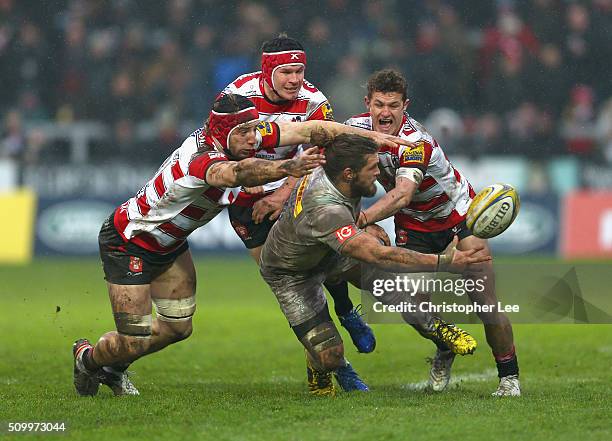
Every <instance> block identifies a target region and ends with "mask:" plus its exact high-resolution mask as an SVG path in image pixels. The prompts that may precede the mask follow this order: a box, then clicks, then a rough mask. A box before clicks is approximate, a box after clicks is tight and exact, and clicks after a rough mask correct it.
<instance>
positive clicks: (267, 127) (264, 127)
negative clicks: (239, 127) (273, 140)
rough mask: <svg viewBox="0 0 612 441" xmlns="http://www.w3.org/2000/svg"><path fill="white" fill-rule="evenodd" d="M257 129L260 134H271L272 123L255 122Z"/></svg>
mask: <svg viewBox="0 0 612 441" xmlns="http://www.w3.org/2000/svg"><path fill="white" fill-rule="evenodd" d="M257 130H258V131H259V133H260V134H261V136H268V135H271V134H272V124H270V123H269V122H267V121H266V122H261V123H259V124H257Z"/></svg>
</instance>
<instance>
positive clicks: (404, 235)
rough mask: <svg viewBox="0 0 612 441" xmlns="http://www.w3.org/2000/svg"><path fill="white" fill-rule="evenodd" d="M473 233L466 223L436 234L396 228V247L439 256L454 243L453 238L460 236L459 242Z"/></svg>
mask: <svg viewBox="0 0 612 441" xmlns="http://www.w3.org/2000/svg"><path fill="white" fill-rule="evenodd" d="M472 235H473V233H472V232H471V231H470V229H469V228H468V227H467V225H466V224H465V221H463V222H460V223H458V224H457V225H455V226H454V227H452V228H449V229H447V230H442V231H435V232H431V233H428V232H424V231H415V230H406V229H404V228H401V227H398V226H396V227H395V245H396V246H398V247H402V248H407V249H409V250H412V251H418V252H419V253H424V254H429V253H431V254H439V253H441V252H442V251H444V249H445V248H446V247H447V246H448V244H450V243H451V242H452V241H453V237H455V236H458V237H459V240H462V239H465V238H466V237H468V236H472Z"/></svg>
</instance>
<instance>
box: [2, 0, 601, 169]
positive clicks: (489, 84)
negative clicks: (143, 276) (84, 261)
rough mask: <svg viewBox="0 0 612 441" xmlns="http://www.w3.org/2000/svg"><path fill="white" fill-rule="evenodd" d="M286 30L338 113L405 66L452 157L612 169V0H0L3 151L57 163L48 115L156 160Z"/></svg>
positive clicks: (118, 149) (414, 97)
mask: <svg viewBox="0 0 612 441" xmlns="http://www.w3.org/2000/svg"><path fill="white" fill-rule="evenodd" d="M282 31H284V32H287V33H288V34H289V36H292V37H294V38H297V39H299V40H300V41H301V42H302V43H303V45H304V46H305V48H306V51H307V54H308V66H307V69H306V78H307V79H308V80H309V81H310V82H312V83H313V84H315V85H316V86H317V87H318V88H319V89H321V90H322V91H323V92H324V93H325V94H326V95H327V97H328V98H329V99H330V101H331V103H332V105H333V107H334V111H335V115H336V119H337V120H344V119H345V118H347V117H349V116H350V115H352V114H355V113H359V112H362V111H363V110H364V105H363V96H364V94H365V89H364V85H365V82H366V80H367V77H368V75H369V74H370V73H371V72H373V71H374V70H376V69H380V68H383V67H395V68H398V69H399V70H401V71H402V72H403V73H404V74H405V75H406V77H407V78H408V81H409V95H410V99H411V104H410V107H409V112H410V113H411V114H412V115H413V116H414V117H415V118H416V119H418V120H420V121H421V122H423V123H424V124H425V125H426V126H427V127H428V128H429V129H430V130H431V131H432V132H433V133H434V134H435V135H437V136H438V137H439V138H440V141H441V143H442V144H443V145H445V147H446V148H445V150H446V151H447V152H448V153H449V154H454V153H456V152H460V153H463V154H467V155H473V156H477V155H482V154H520V155H525V156H528V157H530V158H535V159H538V158H548V157H550V156H551V155H576V156H579V157H581V158H584V159H585V160H587V161H608V162H609V163H611V164H612V74H611V73H610V70H611V69H610V64H611V62H610V60H612V0H592V1H587V2H579V1H570V0H523V1H521V0H497V1H485V0H470V1H469V2H462V1H458V0H455V1H453V0H323V1H310V0H304V1H301V2H294V1H289V0H266V1H252V0H244V1H236V2H234V1H229V2H228V1H220V0H168V1H158V0H149V1H146V2H145V1H136V0H56V1H53V2H41V1H39V0H0V78H1V80H2V82H1V84H2V87H0V115H2V126H1V134H0V156H12V157H17V158H21V159H24V160H25V161H28V162H36V161H41V160H43V159H45V158H46V156H45V155H46V154H48V155H49V157H52V156H53V155H52V153H53V149H54V148H55V147H57V145H56V143H55V144H54V143H52V142H51V140H49V139H46V138H45V136H46V132H45V130H42V129H41V128H42V127H45V124H47V123H49V122H55V123H59V124H65V123H72V122H78V121H85V120H88V121H91V120H93V121H100V122H102V123H104V124H105V125H106V126H107V127H108V133H109V135H108V136H107V137H106V138H103V139H101V140H98V141H97V142H98V143H100V145H99V146H98V151H100V152H103V155H105V156H108V155H110V154H112V155H115V154H119V155H126V156H128V157H129V156H134V154H135V153H138V155H139V157H146V156H148V157H149V158H151V159H152V161H154V162H155V161H157V160H159V158H160V157H161V156H162V155H163V154H165V153H167V152H168V151H171V150H172V149H173V148H175V147H176V144H177V143H178V142H179V141H180V140H181V139H182V138H183V137H184V136H186V135H187V134H188V133H189V128H191V129H194V128H196V127H197V126H199V125H200V124H201V123H202V120H203V119H204V118H205V117H206V115H207V113H208V110H209V108H210V105H211V103H212V101H213V99H214V97H215V96H216V94H217V93H218V92H219V91H220V90H221V89H222V88H223V87H224V86H225V85H226V84H227V83H229V82H231V81H232V80H233V79H235V78H236V77H237V76H238V75H240V74H243V73H246V72H250V71H254V70H258V69H259V61H260V58H259V54H260V46H261V43H262V42H263V41H264V40H266V39H269V38H271V37H274V36H275V35H276V34H278V33H279V32H282ZM64 159H65V158H64Z"/></svg>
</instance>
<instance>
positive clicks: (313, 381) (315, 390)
mask: <svg viewBox="0 0 612 441" xmlns="http://www.w3.org/2000/svg"><path fill="white" fill-rule="evenodd" d="M306 375H307V376H308V392H309V393H310V394H311V395H316V396H320V397H334V396H336V387H335V386H334V382H333V380H332V374H331V372H321V371H318V370H316V369H315V368H314V367H313V366H312V364H311V363H310V360H307V361H306Z"/></svg>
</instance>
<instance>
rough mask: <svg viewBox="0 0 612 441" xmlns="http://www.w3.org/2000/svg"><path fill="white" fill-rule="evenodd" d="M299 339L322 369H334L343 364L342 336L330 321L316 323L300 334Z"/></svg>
mask: <svg viewBox="0 0 612 441" xmlns="http://www.w3.org/2000/svg"><path fill="white" fill-rule="evenodd" d="M300 341H301V342H302V344H303V345H304V347H305V348H306V349H307V350H308V352H310V354H312V356H313V357H315V358H316V360H317V362H318V363H319V364H320V365H321V367H322V368H323V369H325V370H335V369H337V368H339V367H341V366H343V365H344V346H343V344H342V338H341V337H340V334H339V333H338V330H337V329H336V327H335V326H334V324H333V323H332V322H329V321H326V322H323V323H320V324H318V325H316V326H315V327H313V328H312V329H310V330H309V331H307V332H306V333H305V334H304V335H303V336H301V338H300Z"/></svg>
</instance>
